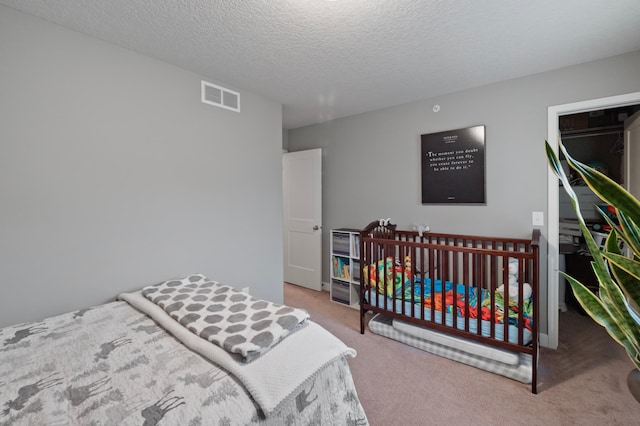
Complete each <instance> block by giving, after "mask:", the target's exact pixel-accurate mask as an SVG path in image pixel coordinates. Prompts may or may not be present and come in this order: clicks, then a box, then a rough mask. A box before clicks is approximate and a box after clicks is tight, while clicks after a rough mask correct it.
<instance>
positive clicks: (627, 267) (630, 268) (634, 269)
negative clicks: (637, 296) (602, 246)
mask: <svg viewBox="0 0 640 426" xmlns="http://www.w3.org/2000/svg"><path fill="white" fill-rule="evenodd" d="M602 256H604V257H605V258H606V259H607V260H608V261H609V263H611V264H613V265H616V266H618V267H619V268H620V269H622V270H624V271H625V272H627V273H628V274H629V275H631V276H632V277H633V278H635V279H636V287H638V288H640V263H638V262H637V261H636V260H633V259H629V258H628V257H627V256H623V255H621V254H616V253H607V252H605V253H602Z"/></svg>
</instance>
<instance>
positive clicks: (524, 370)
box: [369, 314, 533, 384]
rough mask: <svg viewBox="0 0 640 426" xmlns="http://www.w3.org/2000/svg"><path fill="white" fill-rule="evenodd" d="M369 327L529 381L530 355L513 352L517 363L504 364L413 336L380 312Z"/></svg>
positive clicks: (530, 374) (411, 343)
mask: <svg viewBox="0 0 640 426" xmlns="http://www.w3.org/2000/svg"><path fill="white" fill-rule="evenodd" d="M369 329H370V330H371V331H372V332H373V333H376V334H379V335H381V336H385V337H388V338H390V339H393V340H397V341H399V342H401V343H405V344H407V345H410V346H413V347H415V348H418V349H421V350H423V351H426V352H429V353H432V354H434V355H438V356H442V357H445V358H449V359H451V360H454V361H458V362H461V363H463V364H467V365H470V366H472V367H476V368H480V369H482V370H486V371H489V372H491V373H495V374H499V375H501V376H504V377H508V378H510V379H514V380H517V381H519V382H522V383H527V384H529V383H531V376H532V370H533V367H532V357H531V355H526V354H514V355H516V356H517V357H518V360H519V361H518V363H516V364H506V363H504V362H500V361H497V360H495V359H489V358H486V357H483V356H480V355H473V354H470V353H468V352H465V351H463V350H461V349H459V348H457V347H453V346H454V345H451V346H450V345H443V344H440V343H435V342H430V341H428V340H424V339H422V338H420V337H416V336H413V335H411V334H408V333H406V332H403V331H400V330H398V329H396V328H394V327H393V319H392V318H390V317H386V316H384V315H382V314H376V315H374V317H373V318H372V319H371V321H369Z"/></svg>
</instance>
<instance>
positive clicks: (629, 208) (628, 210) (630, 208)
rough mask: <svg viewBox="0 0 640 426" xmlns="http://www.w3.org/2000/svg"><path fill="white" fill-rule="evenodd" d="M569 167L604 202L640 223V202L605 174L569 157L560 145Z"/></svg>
mask: <svg viewBox="0 0 640 426" xmlns="http://www.w3.org/2000/svg"><path fill="white" fill-rule="evenodd" d="M560 149H561V150H562V153H563V154H564V156H565V157H566V159H567V162H568V163H569V165H570V166H571V167H572V168H573V169H574V170H575V171H577V172H578V173H579V174H580V176H581V177H582V179H584V181H585V183H586V184H587V186H589V188H591V190H592V191H593V192H594V193H595V194H596V195H597V196H598V197H600V198H601V199H602V200H604V201H605V202H607V203H608V204H610V205H612V206H614V207H615V208H616V210H618V211H622V213H623V214H625V215H627V216H628V217H629V219H630V220H631V221H633V222H634V223H640V202H638V200H636V199H635V198H634V197H633V196H632V195H631V194H629V193H628V192H627V191H626V190H625V189H624V188H623V187H622V186H620V185H618V184H617V183H616V182H614V181H613V180H611V179H610V178H608V177H607V176H606V175H604V174H603V173H600V172H599V171H597V170H595V169H593V168H591V167H589V166H587V165H586V164H583V163H581V162H579V161H577V160H575V159H574V158H573V157H571V156H570V155H569V153H568V152H567V149H566V148H565V147H564V145H562V144H561V145H560Z"/></svg>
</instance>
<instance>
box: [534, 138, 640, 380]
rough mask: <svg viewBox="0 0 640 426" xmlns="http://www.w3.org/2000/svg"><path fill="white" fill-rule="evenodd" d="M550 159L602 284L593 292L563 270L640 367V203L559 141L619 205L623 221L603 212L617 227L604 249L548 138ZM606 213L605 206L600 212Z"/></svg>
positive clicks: (590, 181)
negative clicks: (627, 250)
mask: <svg viewBox="0 0 640 426" xmlns="http://www.w3.org/2000/svg"><path fill="white" fill-rule="evenodd" d="M545 144H546V145H545V148H546V153H547V158H548V160H549V164H550V166H551V168H552V169H553V171H554V172H555V174H556V175H557V176H558V178H559V179H560V181H561V182H562V184H563V188H564V190H565V191H566V192H567V194H568V195H569V198H570V200H571V203H572V205H573V208H574V210H575V213H576V217H577V219H578V223H579V225H580V230H581V231H582V235H583V237H584V240H585V242H586V244H587V248H588V249H589V252H590V253H591V256H592V258H593V261H592V262H591V267H592V268H593V271H594V273H595V275H596V278H597V280H598V284H599V287H598V288H599V291H598V294H597V295H596V294H594V293H592V292H591V291H590V290H589V289H588V288H586V287H585V286H584V285H583V284H582V283H580V282H579V281H577V280H576V279H574V278H573V277H570V276H568V275H567V274H565V273H564V272H562V274H563V275H564V276H565V277H566V278H567V281H568V282H569V284H570V285H571V288H572V289H573V292H574V295H575V297H576V299H577V300H578V302H579V303H580V305H581V306H582V307H583V308H584V310H585V311H586V312H587V313H588V314H589V316H591V318H593V319H594V321H596V322H597V323H598V324H600V325H601V326H603V327H604V328H605V329H606V330H607V332H608V333H609V334H610V335H611V336H612V337H613V339H614V340H615V341H616V342H618V343H619V344H621V345H622V346H623V347H624V348H625V350H626V351H627V354H628V355H629V358H630V359H631V361H632V362H633V363H634V365H635V366H636V368H638V369H640V303H639V302H640V300H639V299H640V251H639V250H637V249H638V246H640V230H639V229H638V226H637V225H636V224H637V223H640V220H639V218H640V203H639V202H638V201H637V200H636V199H635V198H634V197H633V196H631V194H629V193H628V192H626V191H625V190H624V189H623V188H622V187H621V186H620V185H618V184H616V183H615V182H613V181H612V180H611V179H609V178H608V177H606V176H605V175H603V174H602V173H600V172H598V171H596V170H594V169H593V168H590V167H589V166H587V165H584V164H582V163H580V162H578V161H576V160H575V159H573V158H572V157H571V156H570V155H569V153H568V152H567V151H566V149H565V147H564V146H563V145H562V142H561V141H560V140H559V141H558V144H559V147H560V150H561V152H563V153H564V155H565V157H566V158H567V162H568V164H569V165H570V167H571V168H573V169H574V170H576V171H577V172H578V173H579V174H580V176H582V178H583V179H584V181H585V182H586V183H587V185H588V186H589V187H590V188H591V189H592V190H593V192H594V193H595V194H596V195H598V196H599V197H600V198H601V199H602V200H603V201H604V202H606V203H608V204H610V205H612V206H614V207H615V208H616V213H617V215H618V219H619V225H618V224H616V223H614V222H613V221H612V220H611V219H610V218H609V217H608V216H607V215H603V216H604V217H605V220H606V221H607V223H608V224H609V225H611V228H612V231H611V233H610V234H609V236H608V238H607V241H606V242H605V246H604V250H603V251H601V250H600V247H598V246H597V245H596V243H595V240H594V238H593V235H592V234H591V231H590V229H589V228H588V227H587V225H586V223H585V221H584V218H583V216H582V214H581V212H580V203H579V200H578V198H577V196H576V194H575V192H574V191H573V189H572V188H571V187H570V184H569V180H568V178H567V176H566V174H565V173H564V170H563V169H562V167H561V166H560V162H559V160H558V157H557V155H556V153H555V152H554V151H553V149H551V146H550V145H549V143H548V142H546V141H545ZM601 213H602V212H601ZM618 238H620V239H621V240H622V241H624V243H625V244H627V246H629V247H632V249H633V253H634V256H633V259H629V258H627V257H625V256H622V252H621V250H620V247H619V246H618Z"/></svg>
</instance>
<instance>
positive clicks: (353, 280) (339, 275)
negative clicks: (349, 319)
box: [330, 228, 361, 309]
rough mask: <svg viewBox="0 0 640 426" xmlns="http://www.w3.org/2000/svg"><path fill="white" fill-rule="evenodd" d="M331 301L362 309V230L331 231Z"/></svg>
mask: <svg viewBox="0 0 640 426" xmlns="http://www.w3.org/2000/svg"><path fill="white" fill-rule="evenodd" d="M330 253H331V256H330V261H331V273H330V276H331V287H330V293H331V300H332V301H334V302H337V303H342V304H343V305H347V306H350V307H352V308H354V309H360V272H361V268H360V230H358V229H351V228H339V229H332V230H331V252H330Z"/></svg>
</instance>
